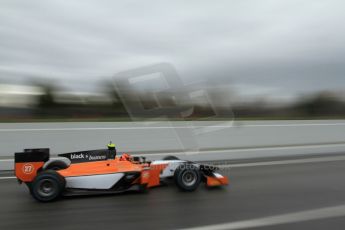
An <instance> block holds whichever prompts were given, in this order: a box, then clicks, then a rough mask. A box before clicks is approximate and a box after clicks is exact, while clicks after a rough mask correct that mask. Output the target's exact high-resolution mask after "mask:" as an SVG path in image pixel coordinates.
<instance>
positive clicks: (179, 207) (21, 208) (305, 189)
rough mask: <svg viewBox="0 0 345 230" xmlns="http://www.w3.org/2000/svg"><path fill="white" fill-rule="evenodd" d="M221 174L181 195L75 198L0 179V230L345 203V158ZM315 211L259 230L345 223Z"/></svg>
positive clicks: (242, 215)
mask: <svg viewBox="0 0 345 230" xmlns="http://www.w3.org/2000/svg"><path fill="white" fill-rule="evenodd" d="M252 163H253V162H252ZM223 173H224V174H226V175H228V176H229V177H230V181H231V185H229V186H227V187H223V188H218V189H206V188H204V187H203V186H200V188H199V190H197V191H196V192H193V193H183V192H179V191H178V190H177V189H176V188H175V187H174V186H173V185H170V186H164V187H159V188H155V189H152V190H150V191H149V192H148V193H147V194H137V193H126V194H120V195H106V196H91V197H90V196H87V197H71V198H65V199H61V200H59V201H57V202H54V203H38V202H36V201H35V200H33V198H31V197H30V195H29V193H28V191H27V189H26V187H25V186H24V185H22V186H19V185H18V184H17V182H16V181H15V180H14V179H5V180H0V188H1V189H0V207H1V208H0V229H26V230H29V229H35V230H37V229H83V230H85V229H92V230H94V229H97V228H99V229H106V228H107V229H138V228H140V229H177V228H191V227H199V226H205V225H206V226H208V225H217V224H221V223H233V222H238V221H248V220H249V222H251V221H250V220H255V219H258V218H259V219H260V218H271V219H273V220H275V219H279V218H274V216H277V215H286V214H288V215H289V214H293V213H296V212H303V211H308V210H318V209H320V208H324V207H333V206H339V205H344V204H345V183H344V175H345V160H335V161H330V162H313V163H303V162H302V163H299V164H295V163H287V164H282V165H269V164H268V165H262V166H255V165H254V166H248V167H234V168H230V169H227V171H223ZM325 214H327V213H325ZM303 215H304V214H303ZM318 215H321V217H319V216H317V218H316V219H314V220H309V221H302V222H295V221H294V219H293V218H292V219H291V217H290V219H289V218H287V217H284V218H287V219H288V220H287V223H284V224H279V225H277V224H274V225H272V226H269V225H268V226H262V227H259V228H254V229H313V230H317V229H344V228H345V210H344V214H343V216H342V214H341V215H340V216H339V215H338V216H336V217H334V218H332V217H329V218H325V219H323V218H322V215H323V214H318ZM301 216H302V214H301ZM272 217H273V218H272ZM261 222H264V223H265V221H260V223H261ZM273 222H274V221H273ZM254 223H255V222H254ZM244 226H245V225H244ZM207 228H209V229H212V228H213V227H212V226H209V227H207ZM235 229H236V228H235ZM238 229H240V228H238ZM241 229H242V228H241Z"/></svg>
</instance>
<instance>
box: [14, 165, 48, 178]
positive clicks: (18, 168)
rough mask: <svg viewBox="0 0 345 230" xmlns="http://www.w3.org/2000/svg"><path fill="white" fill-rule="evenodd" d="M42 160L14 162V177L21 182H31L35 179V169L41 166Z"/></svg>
mask: <svg viewBox="0 0 345 230" xmlns="http://www.w3.org/2000/svg"><path fill="white" fill-rule="evenodd" d="M43 165H44V162H23V163H16V164H15V166H14V167H15V172H16V177H17V178H18V179H19V180H20V181H22V182H31V181H33V180H34V179H35V177H36V175H37V171H38V170H39V169H41V168H42V166H43Z"/></svg>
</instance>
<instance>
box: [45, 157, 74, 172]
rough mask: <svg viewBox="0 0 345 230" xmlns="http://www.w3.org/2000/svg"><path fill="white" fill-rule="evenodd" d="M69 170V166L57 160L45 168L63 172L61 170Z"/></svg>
mask: <svg viewBox="0 0 345 230" xmlns="http://www.w3.org/2000/svg"><path fill="white" fill-rule="evenodd" d="M66 168H68V165H67V164H66V163H65V162H64V161H61V160H57V161H52V162H50V163H49V164H48V165H47V166H45V168H44V169H45V170H55V171H56V170H61V169H66Z"/></svg>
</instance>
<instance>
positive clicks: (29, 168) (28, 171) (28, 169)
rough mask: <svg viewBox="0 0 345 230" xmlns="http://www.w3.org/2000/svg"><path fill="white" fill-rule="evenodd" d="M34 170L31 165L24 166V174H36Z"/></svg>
mask: <svg viewBox="0 0 345 230" xmlns="http://www.w3.org/2000/svg"><path fill="white" fill-rule="evenodd" d="M34 169H35V167H34V165H33V164H29V163H27V164H25V165H23V168H22V170H23V173H24V174H31V173H33V172H34Z"/></svg>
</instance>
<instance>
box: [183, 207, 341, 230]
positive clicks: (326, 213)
mask: <svg viewBox="0 0 345 230" xmlns="http://www.w3.org/2000/svg"><path fill="white" fill-rule="evenodd" d="M342 216H345V205H339V206H333V207H326V208H319V209H313V210H307V211H299V212H293V213H288V214H282V215H275V216H269V217H263V218H256V219H251V220H243V221H235V222H230V223H224V224H215V225H207V226H202V227H195V228H186V230H187V229H188V230H223V229H228V230H235V229H236V230H237V229H248V228H259V227H267V226H274V225H279V224H290V223H298V222H303V221H311V220H321V219H327V218H334V217H342Z"/></svg>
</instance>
